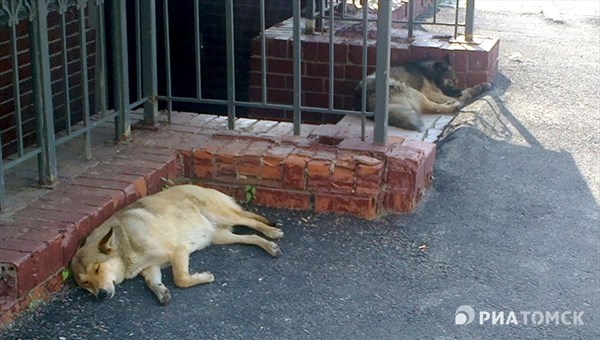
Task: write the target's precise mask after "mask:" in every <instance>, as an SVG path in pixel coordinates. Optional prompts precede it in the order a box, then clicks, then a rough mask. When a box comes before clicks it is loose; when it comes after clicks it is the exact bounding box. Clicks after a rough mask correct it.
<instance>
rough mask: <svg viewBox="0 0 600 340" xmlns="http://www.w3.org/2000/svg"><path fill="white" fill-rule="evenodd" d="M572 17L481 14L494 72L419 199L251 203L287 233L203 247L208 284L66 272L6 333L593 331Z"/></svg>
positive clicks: (585, 62) (594, 28) (578, 49)
mask: <svg viewBox="0 0 600 340" xmlns="http://www.w3.org/2000/svg"><path fill="white" fill-rule="evenodd" d="M580 14H584V15H568V16H565V17H566V18H567V19H566V20H565V21H562V22H557V21H552V20H547V19H545V18H544V17H543V16H542V15H540V14H535V13H534V14H518V13H514V12H512V13H509V12H506V13H504V12H488V11H480V10H478V11H477V13H476V31H477V32H483V33H485V34H490V35H495V36H499V37H500V39H501V46H500V54H501V60H500V72H499V75H498V76H497V78H496V80H495V81H494V88H493V89H492V90H491V91H490V92H489V94H488V95H486V96H485V97H484V98H482V99H480V100H479V101H478V102H477V103H475V104H473V105H471V106H469V107H467V109H466V110H465V112H463V113H461V115H460V117H459V119H458V120H457V122H456V124H455V125H456V127H455V129H454V131H452V132H451V133H450V134H449V135H448V136H447V137H446V138H445V139H443V140H442V141H441V142H440V143H439V149H438V155H437V161H436V165H435V179H434V181H433V184H432V187H431V189H430V190H429V191H428V192H427V194H426V195H425V198H424V201H423V202H422V203H421V205H420V206H419V207H418V209H417V211H416V212H415V213H414V214H412V215H405V216H402V215H390V216H386V217H383V218H381V219H379V220H375V221H365V220H362V219H358V218H353V217H349V216H338V215H333V214H318V215H315V214H313V213H310V212H297V211H288V210H277V209H266V208H253V209H255V210H257V211H259V212H260V213H262V214H265V215H266V216H269V217H270V218H272V219H273V220H275V221H277V222H278V223H279V224H280V225H281V227H282V229H283V230H284V231H285V237H284V239H283V240H281V241H280V243H279V244H280V246H281V248H282V250H283V256H282V257H280V258H277V259H274V258H271V257H269V256H268V255H267V254H266V253H264V252H263V251H262V250H260V249H258V248H256V247H251V246H242V245H232V246H225V247H216V246H215V247H210V248H208V249H205V250H203V251H201V252H198V253H196V254H194V255H193V256H192V261H191V264H190V267H191V268H192V269H193V270H198V271H204V270H209V271H211V272H212V273H213V274H215V277H216V281H215V282H214V283H212V284H209V285H204V286H198V287H193V288H188V289H179V288H175V287H174V285H173V283H172V277H171V274H170V273H169V272H168V271H164V276H165V283H166V284H167V285H168V286H169V287H171V293H172V300H171V301H170V303H169V304H168V305H166V306H161V305H159V304H158V303H157V301H156V299H155V297H154V296H153V294H152V293H151V292H150V290H149V289H147V288H146V287H145V285H144V283H143V280H142V279H140V278H136V279H133V280H129V281H126V282H124V283H123V284H122V285H120V286H119V287H118V290H117V294H116V295H115V297H114V298H113V299H110V300H108V301H98V300H96V299H95V298H93V297H92V296H91V295H90V294H88V293H87V292H84V291H83V290H81V289H78V288H76V287H75V285H74V283H73V282H70V283H68V284H67V285H66V287H65V289H63V290H62V291H61V292H59V293H58V294H57V295H56V297H55V298H54V299H52V300H51V301H49V302H48V303H46V304H44V305H42V306H39V307H37V308H35V309H33V310H32V311H30V312H27V313H25V314H24V315H22V316H21V317H19V318H18V319H17V320H16V321H15V323H14V324H13V325H12V326H11V327H10V328H8V329H6V330H5V331H4V332H2V333H0V338H3V339H63V338H64V339H93V338H101V339H125V338H132V339H403V338H424V339H425V338H428V339H429V338H430V339H455V338H457V339H478V338H479V339H490V338H499V339H521V338H523V339H524V338H536V339H597V338H598V336H599V334H600V315H599V314H600V312H599V310H600V293H599V291H600V284H599V276H600V264H599V263H600V261H599V260H600V252H599V245H600V240H599V230H598V225H599V223H598V203H597V202H598V200H599V197H600V193H599V192H600V185H599V183H600V181H599V180H598V173H600V171H599V170H600V169H599V164H598V162H599V161H598V146H599V144H600V143H599V137H598V136H599V134H598V132H599V131H598V129H599V116H598V111H599V108H600V98H599V97H598V79H599V78H598V75H599V62H600V56H599V54H600V51H599V46H600V42H599V39H600V38H599V37H600V20H599V18H598V16H597V15H594V16H586V15H585V14H586V13H580ZM460 306H467V307H463V310H467V312H465V313H464V314H461V313H459V314H460V315H459V317H458V318H457V317H456V314H457V308H459V307H460ZM468 307H470V308H471V309H472V311H473V312H474V314H473V318H471V317H470V315H469V312H468ZM465 308H466V309H465ZM459 312H460V311H459ZM511 312H512V313H511ZM511 315H512V316H513V317H514V319H513V317H511ZM488 316H489V317H488ZM457 320H458V321H462V322H467V320H471V321H470V322H469V323H468V324H464V325H457V324H456V321H457ZM494 321H495V322H494ZM525 321H527V324H524V322H525ZM515 322H516V323H515ZM493 323H495V324H493Z"/></svg>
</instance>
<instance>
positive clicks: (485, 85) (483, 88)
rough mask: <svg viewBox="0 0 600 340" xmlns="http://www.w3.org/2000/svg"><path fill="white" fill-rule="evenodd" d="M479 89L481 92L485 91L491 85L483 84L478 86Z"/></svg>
mask: <svg viewBox="0 0 600 340" xmlns="http://www.w3.org/2000/svg"><path fill="white" fill-rule="evenodd" d="M479 87H480V89H481V91H487V90H489V89H491V88H492V84H491V83H488V82H485V83H481V84H479Z"/></svg>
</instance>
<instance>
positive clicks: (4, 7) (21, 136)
mask: <svg viewBox="0 0 600 340" xmlns="http://www.w3.org/2000/svg"><path fill="white" fill-rule="evenodd" d="M175 1H176V2H180V1H182V0H0V38H1V40H0V51H2V54H1V55H0V65H2V63H4V65H10V67H9V71H7V72H5V73H2V69H0V94H1V95H2V97H0V110H1V111H0V116H1V117H2V130H1V131H0V141H1V142H2V143H1V144H2V147H1V148H0V208H1V207H2V206H3V204H4V199H5V179H6V178H5V175H4V173H5V171H7V170H9V169H12V168H14V167H16V166H18V165H21V164H22V163H23V162H25V161H27V160H29V159H31V158H34V157H36V158H37V168H38V169H37V171H38V174H39V182H40V184H41V185H42V186H43V187H52V186H53V185H54V184H55V183H56V182H57V178H58V173H57V146H58V145H61V144H63V143H66V142H68V141H70V140H72V139H74V138H78V137H81V138H83V139H84V145H85V154H86V156H87V158H88V159H89V158H91V156H92V150H91V134H92V131H93V130H94V128H95V127H97V126H98V125H99V124H102V123H106V122H107V121H114V125H115V130H114V131H115V133H114V135H115V140H117V141H121V140H126V139H127V138H128V137H129V136H130V133H131V114H130V113H131V111H132V110H134V109H141V108H142V109H143V122H144V124H147V125H154V124H156V123H157V120H158V117H159V116H158V115H159V104H160V105H161V107H164V108H165V110H166V115H167V117H168V120H169V121H170V115H171V112H172V108H173V104H174V103H200V104H216V105H222V106H223V108H224V111H225V112H226V113H227V116H228V127H229V129H235V123H236V109H237V108H240V107H246V108H256V109H283V110H292V111H293V123H294V133H295V134H300V132H301V131H300V129H301V122H302V112H317V113H333V114H339V115H348V114H353V115H360V116H361V117H362V118H363V128H362V133H363V136H364V119H365V118H367V117H374V120H375V131H374V140H373V142H374V143H384V142H385V141H386V138H387V120H388V117H387V101H388V91H387V88H388V79H387V74H388V70H389V64H390V30H391V27H392V24H393V20H392V16H391V13H392V5H393V4H394V3H395V2H397V1H398V0H390V1H388V0H380V1H374V0H370V1H367V0H364V1H363V0H356V1H352V2H353V3H354V2H360V3H362V4H364V6H368V5H371V6H376V8H377V19H376V21H377V58H376V73H377V80H378V81H377V84H376V88H377V91H376V93H377V98H376V103H377V104H376V110H375V112H374V113H373V112H367V111H366V108H365V105H363V106H362V110H361V111H351V110H342V109H336V108H334V106H333V100H330V105H329V107H310V106H306V105H303V103H302V100H301V96H300V94H301V93H302V88H303V84H302V77H301V68H302V50H301V35H302V34H305V30H307V29H308V30H310V28H311V27H312V25H314V22H315V20H316V22H317V24H318V25H321V27H327V26H329V27H330V29H329V31H328V33H327V34H330V38H331V39H330V44H329V45H330V46H329V48H330V52H331V55H333V53H334V51H333V43H331V41H332V40H333V39H332V35H333V25H334V22H335V21H336V20H353V19H351V18H348V17H345V14H344V13H345V12H344V11H345V8H346V3H347V0H343V1H339V0H308V1H300V0H292V1H289V2H288V0H282V1H285V3H289V6H291V7H292V13H293V52H292V53H293V60H294V61H293V75H294V76H293V91H294V96H293V102H292V103H290V104H275V103H271V102H269V100H268V97H267V95H266V92H265V90H264V84H265V83H266V72H267V65H266V61H265V60H266V58H265V53H266V42H265V34H264V32H265V30H266V29H267V27H265V16H266V15H267V13H266V11H265V0H257V1H258V3H259V7H260V23H261V25H260V26H261V27H260V32H259V36H260V49H261V54H262V62H261V76H262V77H261V79H262V82H263V93H262V96H261V100H260V101H258V102H251V101H240V100H236V93H235V84H236V64H235V46H234V40H235V39H234V27H235V25H243V24H244V23H240V22H234V1H233V0H220V1H223V2H224V4H225V28H226V29H225V45H226V51H227V53H226V60H224V62H225V63H226V69H227V72H226V81H227V94H226V99H215V98H205V97H203V96H202V86H201V84H202V82H201V79H202V70H203V68H206V67H210V65H205V64H203V62H202V60H201V47H202V41H201V35H200V25H202V22H201V20H200V15H199V13H200V12H201V10H202V8H201V2H200V0H186V1H187V3H191V4H190V7H191V8H192V9H193V27H194V42H193V44H192V45H193V46H192V47H191V50H193V51H192V53H193V54H194V58H195V68H194V70H190V74H192V73H193V74H194V77H193V79H194V82H195V86H196V95H195V96H192V97H181V96H175V95H174V94H173V91H172V86H173V83H172V75H171V68H172V65H173V61H172V60H171V39H173V38H174V37H173V36H172V34H171V33H170V27H171V25H172V24H171V22H172V20H173V18H171V17H170V15H169V9H170V7H171V5H172V3H173V2H175ZM213 1H219V0H213ZM415 1H419V0H411V1H409V2H408V6H409V7H408V9H409V18H408V20H407V21H404V22H405V23H406V24H407V25H408V35H409V37H410V36H411V35H412V32H413V25H415V24H434V25H450V26H452V27H454V28H455V32H454V34H455V36H456V34H457V30H458V28H459V27H463V28H464V33H465V37H466V38H467V39H470V38H471V37H472V32H473V8H474V0H468V1H466V4H467V6H466V19H465V22H464V23H461V22H459V20H458V13H459V5H458V3H459V2H458V0H457V1H455V4H456V20H455V22H453V23H444V22H439V21H438V20H437V19H436V17H435V15H434V17H433V21H417V20H415V18H414V15H413V12H412V8H413V3H414V2H415ZM132 2H133V3H134V5H133V7H134V8H133V11H134V13H133V15H130V16H129V18H131V17H133V18H134V20H133V22H129V23H128V22H127V18H128V7H127V4H129V5H131V3H132ZM365 2H366V3H365ZM438 2H439V1H438V0H434V1H433V3H434V9H435V10H434V13H435V12H436V11H437V7H436V6H437V5H438ZM302 3H305V4H306V6H305V8H304V9H303V8H302ZM336 6H342V8H343V9H344V10H342V11H341V12H340V13H337V14H336V10H335V8H336ZM157 9H158V10H159V11H158V12H160V14H161V15H160V17H159V16H157ZM303 10H304V11H305V13H304V17H305V20H306V21H303V19H302V18H301V17H302V12H303ZM107 13H108V14H107ZM363 13H364V15H363V17H362V19H359V20H362V22H364V23H365V25H363V27H365V30H366V27H367V25H366V23H367V21H372V20H374V19H372V18H368V16H367V11H363ZM130 14H131V13H130ZM354 20H356V19H354ZM157 25H159V27H160V28H161V29H162V30H163V32H164V34H163V39H162V40H161V41H157ZM128 28H129V30H130V34H129V35H128ZM131 31H133V32H134V33H133V37H134V38H133V39H131ZM366 36H367V34H366V32H365V34H364V46H366V45H367V37H366ZM128 40H133V41H128ZM107 46H110V49H109V48H107ZM159 49H161V50H162V53H163V55H164V58H163V59H164V65H159V64H158V58H157V53H158V52H157V51H158V50H159ZM130 51H131V53H133V54H134V56H133V55H130ZM362 59H363V74H362V77H363V79H364V78H365V77H366V76H367V68H366V60H367V50H366V47H363V55H362ZM131 60H134V61H135V62H134V64H135V65H129V64H130V61H131ZM159 66H160V69H161V72H164V74H165V76H164V84H161V86H160V88H161V89H163V90H161V92H160V93H159V84H158V74H159ZM131 70H134V72H133V74H135V76H133V77H132V76H131V73H132V72H131ZM109 80H111V81H110V83H109ZM328 91H329V94H330V96H331V98H332V97H333V93H334V91H335V88H334V70H333V61H330V67H329V87H328ZM363 95H364V93H363ZM363 102H364V101H363ZM3 151H4V154H2V152H3Z"/></svg>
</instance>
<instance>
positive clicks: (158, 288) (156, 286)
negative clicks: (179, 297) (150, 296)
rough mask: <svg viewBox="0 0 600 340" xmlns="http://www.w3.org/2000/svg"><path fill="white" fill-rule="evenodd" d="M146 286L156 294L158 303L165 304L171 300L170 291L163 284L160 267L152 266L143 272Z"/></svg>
mask: <svg viewBox="0 0 600 340" xmlns="http://www.w3.org/2000/svg"><path fill="white" fill-rule="evenodd" d="M141 274H142V276H143V277H144V281H146V285H147V286H148V288H150V290H152V291H153V292H154V294H155V295H156V297H157V298H158V301H160V303H162V304H165V303H167V302H169V300H171V293H170V292H169V289H168V288H167V287H166V286H165V285H164V284H163V283H162V274H161V272H160V267H159V266H150V267H148V268H146V269H144V270H142V272H141Z"/></svg>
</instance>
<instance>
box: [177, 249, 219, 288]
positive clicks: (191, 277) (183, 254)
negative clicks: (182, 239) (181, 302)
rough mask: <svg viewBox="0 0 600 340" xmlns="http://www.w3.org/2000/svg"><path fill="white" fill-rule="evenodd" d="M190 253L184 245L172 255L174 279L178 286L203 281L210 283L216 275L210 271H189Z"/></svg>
mask: <svg viewBox="0 0 600 340" xmlns="http://www.w3.org/2000/svg"><path fill="white" fill-rule="evenodd" d="M189 262H190V254H189V252H188V250H187V249H186V248H185V247H184V246H179V247H177V249H176V250H175V251H174V252H173V255H172V257H171V266H173V280H174V281H175V284H176V285H177V286H178V287H181V288H187V287H191V286H195V285H198V284H201V283H210V282H213V281H214V280H215V277H214V275H213V274H211V273H210V272H202V273H193V274H190V273H189Z"/></svg>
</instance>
